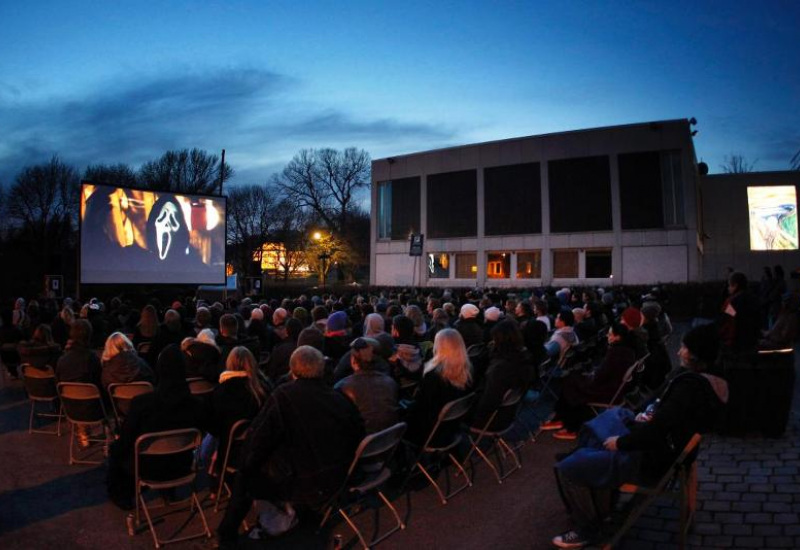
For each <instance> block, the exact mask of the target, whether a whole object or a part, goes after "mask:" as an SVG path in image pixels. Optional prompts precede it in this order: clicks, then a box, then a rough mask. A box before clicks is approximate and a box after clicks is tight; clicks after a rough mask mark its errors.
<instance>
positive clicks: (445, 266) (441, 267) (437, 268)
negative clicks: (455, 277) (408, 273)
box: [428, 252, 450, 279]
mask: <svg viewBox="0 0 800 550" xmlns="http://www.w3.org/2000/svg"><path fill="white" fill-rule="evenodd" d="M428 277H429V278H431V279H447V278H449V277H450V255H449V254H448V253H447V252H436V253H432V254H428Z"/></svg>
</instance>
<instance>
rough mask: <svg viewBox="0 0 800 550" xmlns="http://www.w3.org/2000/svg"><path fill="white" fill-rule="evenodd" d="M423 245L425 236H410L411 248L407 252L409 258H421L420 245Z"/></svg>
mask: <svg viewBox="0 0 800 550" xmlns="http://www.w3.org/2000/svg"><path fill="white" fill-rule="evenodd" d="M424 243H425V235H422V234H419V235H414V234H412V235H411V248H410V250H409V251H408V255H409V256H422V245H423V244H424Z"/></svg>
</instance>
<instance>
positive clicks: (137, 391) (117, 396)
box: [108, 382, 153, 429]
mask: <svg viewBox="0 0 800 550" xmlns="http://www.w3.org/2000/svg"><path fill="white" fill-rule="evenodd" d="M152 391H153V384H151V383H150V382H128V383H122V384H109V385H108V395H109V396H110V397H111V408H112V409H114V420H115V421H116V423H117V428H118V429H119V427H120V426H121V425H122V421H123V420H124V419H125V417H126V416H128V411H129V410H130V408H131V401H133V398H134V397H136V396H138V395H142V394H145V393H150V392H152Z"/></svg>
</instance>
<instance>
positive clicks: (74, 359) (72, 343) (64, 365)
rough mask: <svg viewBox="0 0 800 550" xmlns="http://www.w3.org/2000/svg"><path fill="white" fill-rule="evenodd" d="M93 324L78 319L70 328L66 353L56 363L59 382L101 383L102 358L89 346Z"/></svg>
mask: <svg viewBox="0 0 800 550" xmlns="http://www.w3.org/2000/svg"><path fill="white" fill-rule="evenodd" d="M91 341H92V325H91V324H90V323H89V321H87V320H86V319H76V320H75V321H73V322H72V325H71V326H70V329H69V340H67V347H66V349H65V350H64V355H62V356H61V357H60V358H59V359H58V363H56V369H55V370H56V378H57V379H58V381H59V382H85V383H89V384H95V385H98V386H99V385H100V370H101V366H100V358H99V357H97V354H96V353H95V352H94V350H93V349H91V348H90V347H89V343H90V342H91Z"/></svg>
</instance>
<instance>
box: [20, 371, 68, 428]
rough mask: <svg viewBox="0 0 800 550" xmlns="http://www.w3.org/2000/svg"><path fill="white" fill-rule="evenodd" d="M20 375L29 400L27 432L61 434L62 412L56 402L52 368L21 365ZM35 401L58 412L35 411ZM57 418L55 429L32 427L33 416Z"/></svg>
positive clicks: (54, 379) (56, 394) (56, 392)
mask: <svg viewBox="0 0 800 550" xmlns="http://www.w3.org/2000/svg"><path fill="white" fill-rule="evenodd" d="M22 376H23V378H24V382H25V391H26V392H27V393H28V399H29V400H30V402H31V415H30V419H29V420H28V433H29V434H31V433H38V434H53V435H58V436H61V418H62V417H63V414H62V413H61V412H60V407H61V405H60V404H59V402H58V391H57V389H56V375H55V373H54V372H53V369H52V368H50V367H47V368H46V369H37V368H36V367H32V366H30V365H28V364H27V363H26V364H23V365H22ZM37 403H47V404H48V405H49V406H50V408H51V411H53V410H56V411H59V412H37V411H36V404H37ZM40 417H44V418H57V419H58V421H57V425H56V429H55V430H40V429H34V427H33V422H34V418H40Z"/></svg>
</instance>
